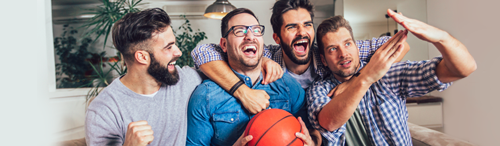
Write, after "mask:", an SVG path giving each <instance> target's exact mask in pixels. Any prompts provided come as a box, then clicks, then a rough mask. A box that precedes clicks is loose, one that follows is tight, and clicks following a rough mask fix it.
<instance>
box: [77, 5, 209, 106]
mask: <svg viewBox="0 0 500 146" xmlns="http://www.w3.org/2000/svg"><path fill="white" fill-rule="evenodd" d="M141 1H142V0H117V1H115V2H110V0H103V5H101V6H99V7H98V9H97V11H95V12H92V13H87V14H93V15H94V17H92V18H91V19H90V20H89V21H88V22H87V23H86V24H85V25H83V27H85V28H87V30H88V31H87V32H86V33H85V37H87V36H91V35H95V36H96V37H95V38H94V39H93V41H94V42H95V41H96V40H98V39H99V38H100V37H101V36H104V46H103V48H105V47H106V42H107V38H108V36H109V34H110V33H111V29H112V27H113V24H114V23H115V22H116V21H118V20H120V19H121V18H122V17H123V16H125V15H126V14H128V13H133V12H138V11H140V9H139V8H138V6H140V5H143V4H144V3H141ZM183 18H184V20H185V22H184V23H183V24H182V25H181V26H179V27H178V29H177V30H174V34H175V35H176V44H177V46H178V47H179V49H180V50H181V51H182V53H183V55H182V56H181V57H180V58H179V60H178V61H177V65H179V66H185V65H188V66H191V67H193V66H194V63H193V59H192V58H191V55H190V53H191V50H193V49H194V48H195V47H196V45H197V44H198V42H200V41H202V40H203V39H206V38H207V37H206V35H205V32H201V31H200V30H198V31H196V32H194V31H193V29H192V28H191V24H190V23H189V20H188V19H187V18H186V17H185V16H183ZM114 58H117V59H116V61H109V60H107V58H103V59H101V60H100V61H99V62H98V63H90V64H91V66H92V68H93V69H94V76H93V77H94V80H93V82H92V83H90V84H91V90H90V91H89V92H88V94H87V96H86V99H87V102H89V100H91V99H92V98H93V97H95V96H97V95H98V94H99V92H100V91H101V90H102V89H103V87H106V86H107V85H108V84H109V79H110V77H109V76H111V75H113V72H115V73H117V74H118V75H119V76H122V75H124V74H125V73H126V71H127V70H126V67H125V65H124V64H123V61H122V59H121V55H120V54H119V53H118V54H117V56H116V57H114ZM105 65H108V66H110V68H111V69H109V70H106V69H104V68H103V67H104V66H105Z"/></svg>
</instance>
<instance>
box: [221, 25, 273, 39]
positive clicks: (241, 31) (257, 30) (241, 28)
mask: <svg viewBox="0 0 500 146" xmlns="http://www.w3.org/2000/svg"><path fill="white" fill-rule="evenodd" d="M264 28H265V27H264V25H251V26H245V25H235V26H233V27H231V28H230V29H229V30H228V31H227V32H226V34H224V36H222V37H224V38H226V37H227V35H229V32H231V31H233V33H234V36H237V37H242V36H245V35H246V34H247V33H248V30H250V31H252V34H253V35H254V36H262V35H264Z"/></svg>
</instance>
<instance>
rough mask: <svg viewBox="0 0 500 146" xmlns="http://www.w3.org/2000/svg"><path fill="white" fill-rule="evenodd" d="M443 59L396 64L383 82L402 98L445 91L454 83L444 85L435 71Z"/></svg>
mask: <svg viewBox="0 0 500 146" xmlns="http://www.w3.org/2000/svg"><path fill="white" fill-rule="evenodd" d="M442 59H443V58H442V57H436V58H433V59H432V60H424V61H406V62H399V63H395V64H393V65H392V67H391V69H390V70H389V71H388V72H387V74H386V75H385V76H384V78H383V80H384V81H385V83H387V84H388V85H389V86H390V87H391V89H392V90H393V92H394V93H397V94H399V95H400V96H401V97H419V96H423V95H425V94H427V93H429V92H431V91H434V90H438V91H443V90H445V89H446V88H448V87H449V86H450V85H451V84H452V82H450V83H443V82H441V81H439V79H438V77H437V75H436V71H435V70H436V68H437V66H438V64H439V63H440V62H441V60H442Z"/></svg>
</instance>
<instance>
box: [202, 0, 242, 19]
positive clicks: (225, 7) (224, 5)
mask: <svg viewBox="0 0 500 146" xmlns="http://www.w3.org/2000/svg"><path fill="white" fill-rule="evenodd" d="M234 9H236V7H235V6H233V5H231V3H229V1H228V0H216V1H215V2H214V3H213V4H211V5H210V6H208V7H207V9H206V10H205V14H203V16H205V17H207V18H212V19H219V20H220V19H222V18H223V17H224V16H226V14H227V13H229V12H231V11H232V10H234Z"/></svg>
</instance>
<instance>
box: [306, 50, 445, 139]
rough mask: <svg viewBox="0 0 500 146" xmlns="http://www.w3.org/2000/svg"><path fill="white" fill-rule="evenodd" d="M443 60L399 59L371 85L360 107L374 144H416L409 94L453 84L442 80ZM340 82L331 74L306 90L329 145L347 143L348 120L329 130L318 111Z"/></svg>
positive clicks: (311, 113) (316, 124) (311, 116)
mask: <svg viewBox="0 0 500 146" xmlns="http://www.w3.org/2000/svg"><path fill="white" fill-rule="evenodd" d="M441 60H442V58H441V57H436V58H434V59H432V60H426V61H418V62H417V61H406V62H399V63H395V64H393V65H392V66H391V68H390V69H389V71H388V72H387V73H386V74H385V76H384V77H382V79H380V80H379V81H377V82H376V83H374V84H372V85H371V86H370V88H369V89H368V91H367V92H366V94H365V95H364V96H363V98H362V99H361V101H360V103H359V105H358V108H359V112H360V114H361V117H362V120H363V125H364V126H365V128H366V129H367V133H368V137H369V139H370V141H371V143H372V145H384V146H385V145H391V146H392V145H412V142H411V136H410V131H409V129H408V124H407V120H408V111H407V109H406V98H408V97H418V96H422V95H424V94H427V93H429V92H431V91H433V90H439V91H442V90H444V89H446V88H448V86H449V85H451V83H442V82H440V81H439V80H438V78H437V76H436V73H435V68H436V66H437V65H438V63H439V62H440V61H441ZM365 65H366V62H364V61H362V62H361V67H360V68H359V69H362V68H363V67H364V66H365ZM339 84H341V82H340V81H338V80H337V79H335V78H334V77H333V75H330V76H328V77H325V78H324V79H323V80H316V81H315V82H314V83H313V84H312V85H311V87H310V88H309V89H308V91H307V94H306V99H307V103H308V111H309V120H310V121H311V124H312V126H313V127H314V128H316V129H318V130H319V131H320V132H321V134H322V135H323V136H324V137H325V138H327V139H328V141H329V145H335V146H337V145H345V135H344V132H345V131H346V129H345V128H346V127H345V126H346V124H345V123H344V125H342V127H340V128H338V129H336V130H334V131H328V130H326V129H324V128H322V127H321V126H320V125H319V122H318V114H319V112H320V111H321V109H322V108H323V106H325V105H326V104H327V103H328V102H330V100H331V99H330V97H328V96H327V94H328V93H329V92H330V90H332V89H333V88H335V86H337V85H339ZM333 98H335V97H333Z"/></svg>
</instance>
